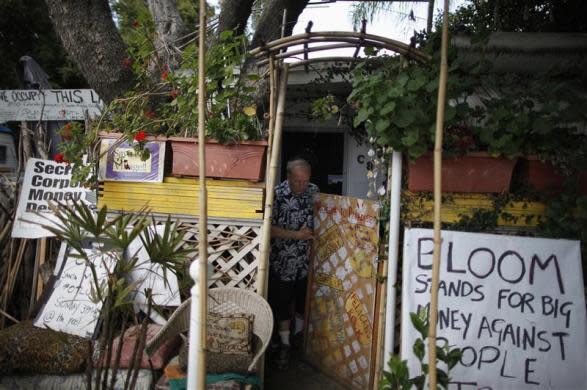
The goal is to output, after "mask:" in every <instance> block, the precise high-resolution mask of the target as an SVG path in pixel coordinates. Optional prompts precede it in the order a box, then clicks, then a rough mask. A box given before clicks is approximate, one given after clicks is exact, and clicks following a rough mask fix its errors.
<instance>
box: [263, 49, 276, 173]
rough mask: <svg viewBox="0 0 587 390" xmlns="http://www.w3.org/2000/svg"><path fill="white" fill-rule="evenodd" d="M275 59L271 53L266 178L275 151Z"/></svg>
mask: <svg viewBox="0 0 587 390" xmlns="http://www.w3.org/2000/svg"><path fill="white" fill-rule="evenodd" d="M275 90H276V80H275V61H274V59H273V54H270V55H269V131H268V136H267V162H266V163H265V178H267V177H269V164H270V163H271V153H272V151H273V145H272V143H273V131H274V128H275V92H276V91H275Z"/></svg>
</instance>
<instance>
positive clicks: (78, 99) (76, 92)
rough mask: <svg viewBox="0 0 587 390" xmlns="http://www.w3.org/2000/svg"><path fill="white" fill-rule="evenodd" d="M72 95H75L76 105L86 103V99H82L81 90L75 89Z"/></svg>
mask: <svg viewBox="0 0 587 390" xmlns="http://www.w3.org/2000/svg"><path fill="white" fill-rule="evenodd" d="M72 95H73V102H74V103H77V104H79V103H81V102H83V101H84V98H83V97H82V91H80V90H79V89H75V90H74V91H73V92H72Z"/></svg>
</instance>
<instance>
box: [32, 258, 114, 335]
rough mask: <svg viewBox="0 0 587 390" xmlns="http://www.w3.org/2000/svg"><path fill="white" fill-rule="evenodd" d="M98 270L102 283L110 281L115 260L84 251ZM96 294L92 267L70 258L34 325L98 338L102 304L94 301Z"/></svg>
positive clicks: (67, 259) (83, 261)
mask: <svg viewBox="0 0 587 390" xmlns="http://www.w3.org/2000/svg"><path fill="white" fill-rule="evenodd" d="M84 252H85V253H86V254H87V255H88V258H89V259H90V261H91V263H92V264H93V265H94V267H95V270H96V276H97V279H98V281H99V282H102V281H106V280H107V275H108V271H109V270H110V271H112V269H113V267H114V266H115V260H114V258H113V257H108V256H104V255H102V254H100V252H98V251H95V250H94V249H92V248H89V249H84ZM92 289H93V290H96V286H95V281H94V278H93V276H92V271H91V269H90V266H89V265H88V264H87V262H86V260H85V259H79V258H74V257H72V256H68V257H67V258H66V259H65V263H64V265H63V268H62V269H61V271H60V273H59V275H58V278H57V280H56V282H55V284H54V286H53V291H52V292H51V296H50V297H49V299H48V300H47V302H46V303H45V305H44V306H43V308H42V309H41V311H40V312H39V314H38V315H37V318H36V319H35V322H34V325H35V326H37V327H40V328H50V329H53V330H57V331H61V332H65V333H69V334H73V335H76V336H80V337H86V338H90V337H92V335H93V334H94V331H95V329H96V324H97V321H98V317H99V316H100V310H101V309H102V302H101V301H94V300H92V298H91V291H92Z"/></svg>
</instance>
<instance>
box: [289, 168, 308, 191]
mask: <svg viewBox="0 0 587 390" xmlns="http://www.w3.org/2000/svg"><path fill="white" fill-rule="evenodd" d="M310 175H311V172H310V170H309V169H307V168H304V167H295V168H294V169H292V171H291V173H290V174H289V175H287V181H288V182H289V188H291V190H292V192H293V193H294V194H296V195H299V194H301V193H303V192H304V191H306V188H308V184H309V183H310Z"/></svg>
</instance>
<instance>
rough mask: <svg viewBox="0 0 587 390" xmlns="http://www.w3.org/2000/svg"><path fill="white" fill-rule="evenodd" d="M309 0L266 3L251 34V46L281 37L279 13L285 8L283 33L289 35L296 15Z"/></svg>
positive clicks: (297, 15) (280, 0) (276, 0)
mask: <svg viewBox="0 0 587 390" xmlns="http://www.w3.org/2000/svg"><path fill="white" fill-rule="evenodd" d="M308 1H309V0H272V1H270V2H269V4H267V6H266V7H265V9H264V10H263V14H262V15H261V19H260V20H259V25H258V26H257V30H256V31H255V35H253V40H252V42H251V48H253V49H254V48H255V47H257V46H260V45H262V44H263V43H265V42H270V41H272V40H274V39H277V38H280V37H281V15H282V14H283V10H284V9H287V22H286V25H285V32H284V35H285V36H288V35H291V33H292V31H293V27H294V25H295V24H296V22H297V20H298V17H299V16H300V14H301V13H302V11H303V10H304V8H306V5H307V4H308Z"/></svg>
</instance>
